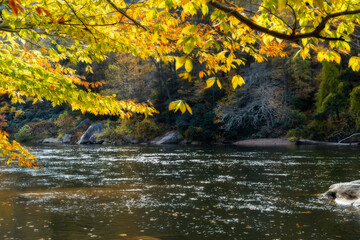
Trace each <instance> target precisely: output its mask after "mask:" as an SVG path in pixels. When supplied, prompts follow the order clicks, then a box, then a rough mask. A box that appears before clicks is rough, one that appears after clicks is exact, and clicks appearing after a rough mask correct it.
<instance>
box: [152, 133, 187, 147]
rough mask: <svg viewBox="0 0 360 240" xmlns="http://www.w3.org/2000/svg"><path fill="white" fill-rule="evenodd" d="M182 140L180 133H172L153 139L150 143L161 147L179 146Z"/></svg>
mask: <svg viewBox="0 0 360 240" xmlns="http://www.w3.org/2000/svg"><path fill="white" fill-rule="evenodd" d="M180 140H181V134H180V133H179V132H178V131H170V132H167V133H165V134H164V135H162V136H160V137H157V138H155V139H153V140H152V141H151V142H150V143H151V144H156V145H161V144H178V143H179V142H180Z"/></svg>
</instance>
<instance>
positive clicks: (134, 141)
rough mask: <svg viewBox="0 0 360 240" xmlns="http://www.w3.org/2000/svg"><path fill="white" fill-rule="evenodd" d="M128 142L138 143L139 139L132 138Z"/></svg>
mask: <svg viewBox="0 0 360 240" xmlns="http://www.w3.org/2000/svg"><path fill="white" fill-rule="evenodd" d="M130 143H131V144H138V143H140V141H139V140H137V139H133V140H130Z"/></svg>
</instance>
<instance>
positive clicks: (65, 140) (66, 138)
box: [61, 134, 72, 144]
mask: <svg viewBox="0 0 360 240" xmlns="http://www.w3.org/2000/svg"><path fill="white" fill-rule="evenodd" d="M71 137H72V136H71V134H65V135H64V136H63V137H62V139H61V141H62V143H66V144H69V143H71Z"/></svg>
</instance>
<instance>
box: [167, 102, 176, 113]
mask: <svg viewBox="0 0 360 240" xmlns="http://www.w3.org/2000/svg"><path fill="white" fill-rule="evenodd" d="M177 104H178V103H177V101H173V102H171V103H170V104H169V111H171V110H175V108H176V105H177Z"/></svg>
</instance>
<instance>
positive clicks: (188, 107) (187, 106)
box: [185, 103, 192, 115]
mask: <svg viewBox="0 0 360 240" xmlns="http://www.w3.org/2000/svg"><path fill="white" fill-rule="evenodd" d="M185 106H186V109H187V110H188V112H189V113H190V114H191V115H192V110H191V108H190V106H189V105H188V104H187V103H185Z"/></svg>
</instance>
